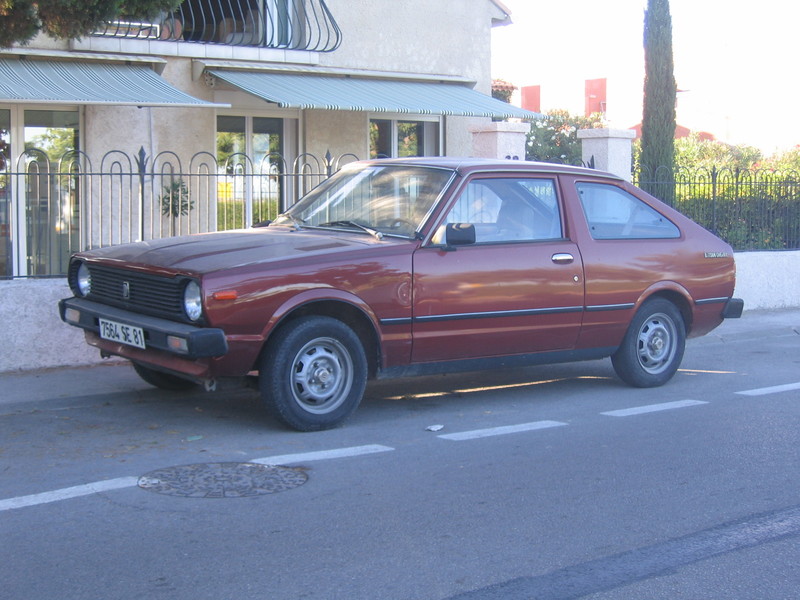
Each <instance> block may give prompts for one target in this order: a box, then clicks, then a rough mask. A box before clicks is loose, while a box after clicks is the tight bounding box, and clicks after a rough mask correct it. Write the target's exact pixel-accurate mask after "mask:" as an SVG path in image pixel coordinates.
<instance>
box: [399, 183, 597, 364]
mask: <svg viewBox="0 0 800 600" xmlns="http://www.w3.org/2000/svg"><path fill="white" fill-rule="evenodd" d="M561 214H562V212H561V210H560V207H559V201H558V196H557V193H556V184H555V180H554V179H548V178H534V177H524V176H520V175H514V176H506V177H498V176H492V177H483V178H481V177H476V178H473V179H472V180H471V181H470V182H469V183H468V184H467V185H466V186H465V187H464V189H463V191H462V193H461V194H460V196H459V198H458V199H457V200H456V202H455V203H454V205H453V206H452V208H451V210H450V211H449V212H448V214H447V216H446V217H445V219H444V220H443V221H442V223H441V224H440V226H439V228H438V230H437V234H436V235H434V237H433V240H432V242H433V243H432V244H429V245H427V246H425V247H422V248H420V249H419V250H418V251H417V252H416V253H415V255H414V320H413V350H412V360H413V362H429V361H440V360H456V359H461V358H469V357H488V356H503V355H512V354H526V353H533V352H546V351H555V350H568V349H571V348H573V347H574V346H575V343H576V340H577V338H578V333H579V330H580V325H581V319H582V315H583V305H584V282H583V267H582V262H581V256H580V253H579V251H578V247H577V245H576V244H574V243H573V242H571V241H569V240H567V239H565V238H564V235H563V231H564V228H563V224H562V219H561ZM447 223H468V224H470V225H472V226H473V227H474V228H475V243H474V244H469V245H461V246H457V247H453V248H447V247H445V246H444V241H445V240H444V238H443V236H444V228H445V225H446V224H447Z"/></svg>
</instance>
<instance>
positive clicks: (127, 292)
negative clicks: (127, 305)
mask: <svg viewBox="0 0 800 600" xmlns="http://www.w3.org/2000/svg"><path fill="white" fill-rule="evenodd" d="M122 299H123V300H130V299H131V283H130V281H123V282H122Z"/></svg>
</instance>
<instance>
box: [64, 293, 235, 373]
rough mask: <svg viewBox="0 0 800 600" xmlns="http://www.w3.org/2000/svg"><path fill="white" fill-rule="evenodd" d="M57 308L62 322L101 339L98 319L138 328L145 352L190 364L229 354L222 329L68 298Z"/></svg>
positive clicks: (81, 299)
mask: <svg viewBox="0 0 800 600" xmlns="http://www.w3.org/2000/svg"><path fill="white" fill-rule="evenodd" d="M58 308H59V312H60V314H61V320H62V321H64V322H65V323H67V324H69V325H73V326H75V327H80V328H81V329H84V330H85V331H88V332H92V333H94V334H96V335H97V336H98V337H99V335H100V325H99V319H105V320H107V321H114V322H116V323H121V324H123V325H129V326H132V327H139V328H141V329H142V330H143V331H144V335H145V345H146V350H150V349H152V350H159V351H162V352H167V353H170V354H173V355H176V356H180V357H182V358H186V359H189V360H193V359H197V358H214V357H219V356H224V355H225V354H227V352H228V340H227V338H226V337H225V332H224V331H223V330H222V329H216V328H212V327H196V326H194V325H189V324H186V323H176V322H175V321H169V320H167V319H159V318H156V317H149V316H147V315H142V314H139V313H134V312H130V311H127V310H124V309H121V308H115V307H113V306H107V305H105V304H99V303H97V302H92V301H91V300H86V299H84V298H65V299H64V300H61V301H60V302H59V303H58Z"/></svg>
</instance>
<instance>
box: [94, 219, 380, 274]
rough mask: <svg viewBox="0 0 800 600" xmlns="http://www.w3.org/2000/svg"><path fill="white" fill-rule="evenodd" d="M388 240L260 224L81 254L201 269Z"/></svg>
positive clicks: (338, 250)
mask: <svg viewBox="0 0 800 600" xmlns="http://www.w3.org/2000/svg"><path fill="white" fill-rule="evenodd" d="M387 241H388V240H387V239H386V238H384V241H378V240H376V239H374V238H372V237H370V236H369V235H362V234H359V233H354V234H349V233H346V232H340V231H337V232H332V231H319V230H308V229H305V230H295V229H291V228H288V227H265V228H254V229H247V230H237V231H225V232H220V233H204V234H195V235H187V236H179V237H173V238H164V239H158V240H149V241H146V242H137V243H134V244H124V245H121V246H113V247H109V248H102V249H99V250H93V251H89V252H85V253H82V255H83V256H85V257H86V258H89V259H105V260H111V261H114V262H117V261H119V262H124V263H127V264H128V265H130V266H147V267H150V268H153V267H154V268H162V269H165V270H170V271H183V272H188V273H196V274H201V273H211V272H214V271H219V270H222V269H231V268H234V267H240V266H245V265H249V264H255V263H264V262H271V261H285V260H287V259H290V258H300V257H311V256H314V257H318V256H319V255H321V254H332V253H342V252H349V251H354V250H358V249H363V248H365V247H368V246H372V245H375V244H385V243H387Z"/></svg>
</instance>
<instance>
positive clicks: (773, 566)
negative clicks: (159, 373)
mask: <svg viewBox="0 0 800 600" xmlns="http://www.w3.org/2000/svg"><path fill="white" fill-rule="evenodd" d="M0 390H2V391H0V394H1V396H0V597H1V598H3V599H4V600H17V599H20V600H21V599H25V600H40V599H54V598H58V599H78V598H80V599H83V598H102V599H104V600H111V599H126V600H127V599H133V598H148V599H150V598H158V597H164V598H170V599H192V600H195V599H206V598H207V599H212V598H213V599H227V598H231V599H232V598H237V599H241V598H248V599H249V598H258V599H295V598H319V599H339V598H341V599H362V598H363V599H373V598H374V599H420V600H428V599H431V600H440V599H441V600H444V599H465V600H466V599H470V600H472V599H474V600H488V599H501V598H502V599H509V598H511V599H547V600H554V599H562V598H563V599H567V598H590V599H592V600H621V599H631V600H633V599H636V600H641V599H644V598H646V599H648V600H659V599H664V600H675V599H680V598H687V599H694V600H696V599H702V598H712V599H717V598H719V599H723V598H724V599H726V600H735V599H743V600H744V599H747V600H752V599H770V600H780V599H787V600H789V599H792V600H795V599H797V598H799V597H800V592H799V591H798V590H800V480H799V477H798V476H799V475H800V468H799V467H800V464H799V463H800V461H799V460H798V459H799V458H800V450H798V448H800V311H783V312H775V313H745V317H744V318H743V319H741V320H740V321H731V322H729V323H725V324H724V325H723V326H722V327H721V328H720V329H718V330H717V331H716V332H714V333H712V334H711V335H710V336H707V337H705V338H702V339H699V340H691V341H690V342H689V345H688V348H687V353H686V357H685V359H684V363H683V368H682V370H681V371H680V372H679V373H678V374H677V375H676V377H675V378H674V379H673V381H672V382H670V383H669V384H668V385H666V386H664V387H662V388H657V389H654V390H637V389H632V388H629V387H626V386H625V385H624V384H622V383H621V382H619V381H618V380H617V379H616V378H615V377H614V375H613V370H612V368H611V365H610V362H609V361H594V362H587V363H573V364H567V365H557V366H551V367H538V368H531V369H523V370H515V371H499V372H494V373H472V374H468V375H457V376H442V377H433V378H424V379H417V380H397V381H386V382H378V383H375V384H372V385H370V386H369V388H368V393H367V398H366V399H365V401H364V403H363V404H362V406H361V408H360V409H359V411H358V412H357V413H356V414H355V416H354V417H353V418H352V419H351V420H350V421H349V422H348V423H347V424H346V426H345V427H343V428H340V429H336V430H333V431H327V432H321V433H310V434H301V433H296V432H292V431H287V430H285V429H282V428H281V427H280V426H279V425H278V424H277V423H276V422H274V421H273V420H272V419H270V418H269V417H267V416H266V415H265V414H264V413H263V412H262V411H261V408H260V406H259V403H258V398H257V396H256V395H255V393H254V392H251V391H235V392H218V393H215V394H206V393H187V394H169V393H166V392H162V391H159V390H155V389H153V388H150V387H149V386H147V385H146V384H144V383H142V382H140V381H139V380H138V378H137V377H136V375H135V374H134V373H133V372H132V370H131V369H130V368H128V367H127V366H107V367H97V368H91V369H71V370H61V371H50V372H38V373H27V374H21V375H2V376H0ZM439 426H440V427H439ZM431 429H433V430H431ZM221 481H224V482H225V485H224V486H222V485H220V482H221Z"/></svg>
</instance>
